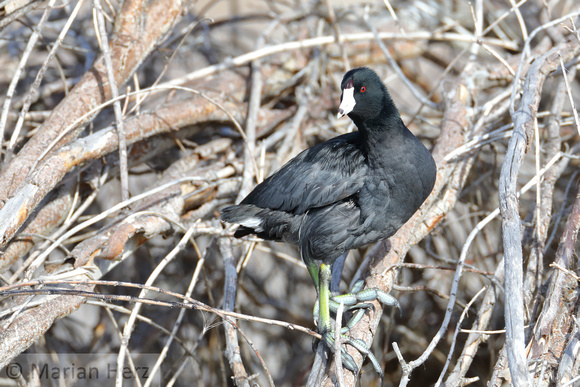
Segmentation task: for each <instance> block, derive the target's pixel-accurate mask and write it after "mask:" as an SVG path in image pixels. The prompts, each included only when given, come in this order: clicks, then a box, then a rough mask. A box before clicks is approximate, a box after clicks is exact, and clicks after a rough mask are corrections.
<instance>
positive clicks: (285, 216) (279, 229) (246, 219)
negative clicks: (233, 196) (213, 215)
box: [221, 204, 299, 243]
mask: <svg viewBox="0 0 580 387" xmlns="http://www.w3.org/2000/svg"><path fill="white" fill-rule="evenodd" d="M221 218H222V220H223V221H225V222H228V223H234V224H239V225H240V227H238V229H237V230H236V232H235V233H234V236H235V237H236V238H241V237H243V236H246V235H250V234H256V235H257V236H259V237H260V238H262V239H267V240H275V241H280V240H283V239H284V240H288V241H289V242H290V243H292V242H293V240H294V239H296V238H297V232H298V227H299V219H297V218H296V216H294V215H292V214H289V213H287V212H284V211H276V210H271V209H268V208H260V207H256V206H255V205H253V204H239V205H236V206H229V207H225V208H223V209H222V212H221ZM294 234H296V236H294Z"/></svg>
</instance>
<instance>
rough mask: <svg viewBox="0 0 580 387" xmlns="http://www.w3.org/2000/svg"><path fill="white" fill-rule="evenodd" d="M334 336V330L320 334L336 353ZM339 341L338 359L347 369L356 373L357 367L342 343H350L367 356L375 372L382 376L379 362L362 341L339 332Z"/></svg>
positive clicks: (327, 345)
mask: <svg viewBox="0 0 580 387" xmlns="http://www.w3.org/2000/svg"><path fill="white" fill-rule="evenodd" d="M335 337H336V336H335V332H334V331H327V332H325V333H323V334H322V340H323V341H324V344H325V345H326V347H327V348H329V349H330V350H331V351H332V352H333V353H336V352H335V349H336V342H335ZM340 341H341V346H340V360H341V362H342V365H343V366H344V367H345V368H346V369H348V370H349V371H351V372H353V373H355V374H356V373H358V368H357V366H356V362H355V361H354V359H353V357H352V356H351V355H349V354H348V352H346V349H345V347H344V346H343V345H342V344H348V345H351V346H353V347H354V348H355V349H356V350H357V351H359V352H360V353H361V354H362V355H363V356H367V357H368V359H369V360H370V362H371V363H372V365H373V368H374V369H375V372H376V373H377V374H379V376H380V377H381V379H382V378H383V370H382V368H381V365H380V364H379V362H378V360H377V358H376V357H375V355H374V354H373V353H372V352H371V350H370V349H369V347H368V346H367V345H366V344H365V342H364V341H362V340H358V339H353V338H352V337H349V336H347V335H344V334H341V335H340Z"/></svg>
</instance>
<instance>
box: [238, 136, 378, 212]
mask: <svg viewBox="0 0 580 387" xmlns="http://www.w3.org/2000/svg"><path fill="white" fill-rule="evenodd" d="M367 170H368V169H367V164H366V162H365V157H364V154H363V152H362V148H361V140H360V134H359V133H358V132H354V133H349V134H346V135H342V136H339V137H336V138H333V139H331V140H329V141H326V142H323V143H321V144H318V145H315V146H313V147H311V148H308V149H306V150H305V151H303V152H302V153H300V154H299V155H298V156H296V157H295V158H294V159H292V160H290V161H289V162H288V163H287V164H286V165H284V166H283V167H282V168H280V170H278V171H277V172H276V173H274V174H273V175H272V176H270V177H268V178H267V179H266V180H264V181H263V182H262V183H260V184H259V185H258V186H256V188H255V189H254V190H253V191H252V192H251V193H250V194H249V195H248V196H247V197H246V198H245V199H244V200H243V201H242V204H254V205H255V206H257V207H261V208H270V209H273V210H280V211H285V212H290V213H293V214H296V215H300V214H303V213H305V212H306V211H308V210H309V209H311V208H317V207H323V206H326V205H329V204H332V203H335V202H338V201H340V200H342V199H344V198H347V197H349V196H352V195H354V194H356V193H357V192H358V191H359V190H360V189H361V188H362V186H363V184H364V179H365V176H366V175H367Z"/></svg>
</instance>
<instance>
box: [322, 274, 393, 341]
mask: <svg viewBox="0 0 580 387" xmlns="http://www.w3.org/2000/svg"><path fill="white" fill-rule="evenodd" d="M363 286H364V281H363V280H359V281H357V282H355V284H354V285H353V286H352V288H351V289H350V293H347V294H340V295H335V296H332V297H331V298H330V302H329V308H330V310H331V311H333V312H334V313H336V311H337V310H338V307H339V306H340V304H341V302H342V304H343V305H344V307H345V310H355V309H357V311H356V312H354V313H353V315H352V317H351V319H350V320H349V321H348V323H347V324H346V325H345V326H344V328H343V332H342V333H345V332H346V331H348V330H350V329H351V328H353V327H354V326H355V325H356V324H357V323H358V322H359V321H360V319H361V318H362V316H363V315H364V312H365V311H366V310H367V309H368V308H372V307H373V306H372V304H371V303H370V301H375V300H377V301H379V302H380V303H381V304H383V305H388V306H396V307H397V309H399V311H400V310H401V306H400V304H399V301H397V299H396V298H395V297H393V296H391V295H390V294H388V293H387V292H385V291H383V290H380V289H375V288H370V289H364V290H363V289H362V288H363Z"/></svg>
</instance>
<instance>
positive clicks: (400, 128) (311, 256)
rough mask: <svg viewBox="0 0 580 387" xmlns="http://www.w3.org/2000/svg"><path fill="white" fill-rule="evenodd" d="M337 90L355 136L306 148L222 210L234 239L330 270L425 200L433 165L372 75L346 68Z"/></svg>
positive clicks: (387, 231)
mask: <svg viewBox="0 0 580 387" xmlns="http://www.w3.org/2000/svg"><path fill="white" fill-rule="evenodd" d="M351 87H353V88H354V90H350V88H351ZM341 89H342V92H343V94H342V95H341V101H343V95H345V90H348V91H349V93H350V94H351V95H352V96H353V97H354V101H355V102H356V104H355V105H354V107H353V108H352V110H351V111H350V112H348V116H349V117H350V118H351V119H352V120H353V121H354V123H355V124H356V126H357V128H358V131H357V132H353V133H349V134H345V135H342V136H338V137H335V138H333V139H331V140H328V141H326V142H323V143H321V144H318V145H315V146H313V147H311V148H308V149H306V150H305V151H303V152H302V153H300V154H299V155H298V156H296V157H295V158H294V159H292V160H290V161H289V162H288V163H287V164H286V165H284V166H283V167H282V168H281V169H280V170H278V171H277V172H276V173H274V174H273V175H271V176H270V177H269V178H267V179H266V180H264V181H263V182H262V183H260V184H258V185H257V186H256V188H255V189H254V190H253V191H252V192H251V193H250V194H249V195H248V196H247V197H246V198H245V199H244V200H243V201H242V202H241V203H240V204H239V205H235V206H230V207H226V208H224V209H223V210H222V219H223V220H224V221H226V222H230V223H237V224H240V227H239V228H238V229H237V231H236V233H235V236H236V237H241V236H244V235H248V234H256V235H258V236H259V237H261V238H263V239H267V240H275V241H285V242H288V243H292V244H295V245H298V246H299V247H300V250H301V254H302V257H303V259H304V260H305V261H306V262H307V263H308V262H310V261H311V260H319V261H322V262H324V263H326V264H329V265H331V264H332V263H333V262H334V260H335V259H336V258H338V257H339V256H340V255H341V254H342V253H344V252H346V251H348V250H350V249H356V248H359V247H362V246H365V245H368V244H370V243H373V242H377V241H379V240H381V239H385V238H388V237H390V236H391V235H393V234H394V233H395V232H396V231H397V230H398V229H399V228H400V227H401V226H402V225H403V224H404V223H405V222H406V221H407V220H408V219H409V218H410V217H411V216H412V215H413V214H414V213H415V211H417V209H418V208H419V207H420V206H421V204H422V203H423V201H424V200H425V199H426V198H427V196H429V194H430V192H431V190H432V189H433V186H434V184H435V176H436V166H435V162H434V161H433V158H432V157H431V154H430V153H429V151H428V150H427V149H426V148H425V147H424V146H423V144H421V142H420V141H419V140H418V139H417V138H416V137H415V136H414V135H413V134H412V133H411V132H410V131H409V130H408V129H407V128H406V127H405V125H404V124H403V121H402V120H401V118H400V116H399V112H398V110H397V108H396V107H395V105H394V103H393V101H392V100H391V97H390V95H389V93H388V92H387V89H386V87H385V86H384V84H383V83H382V82H381V80H380V78H379V77H378V76H377V74H376V73H375V72H374V71H372V70H371V69H368V68H358V69H354V70H351V71H349V72H347V73H346V74H345V76H344V79H343V81H342V85H341ZM350 98H352V97H350ZM341 107H342V105H341Z"/></svg>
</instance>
